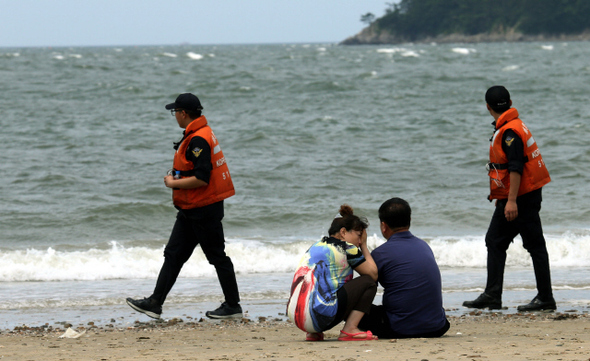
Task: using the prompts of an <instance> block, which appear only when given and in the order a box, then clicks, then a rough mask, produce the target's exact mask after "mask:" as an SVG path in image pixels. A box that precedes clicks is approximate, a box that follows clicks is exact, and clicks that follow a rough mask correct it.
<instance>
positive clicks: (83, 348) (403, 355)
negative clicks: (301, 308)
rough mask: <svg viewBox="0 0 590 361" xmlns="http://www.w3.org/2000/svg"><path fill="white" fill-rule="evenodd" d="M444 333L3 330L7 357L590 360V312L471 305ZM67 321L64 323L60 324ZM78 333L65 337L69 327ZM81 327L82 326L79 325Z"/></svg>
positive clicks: (143, 325) (207, 325) (192, 324)
mask: <svg viewBox="0 0 590 361" xmlns="http://www.w3.org/2000/svg"><path fill="white" fill-rule="evenodd" d="M449 320H450V322H451V329H450V330H449V332H448V333H447V334H446V335H445V336H443V337H441V338H438V339H404V340H378V341H360V342H342V341H338V340H337V335H338V330H339V327H336V328H334V329H332V330H330V331H328V332H327V333H326V336H327V337H326V340H325V341H323V342H306V341H304V334H303V332H302V331H300V330H299V329H297V328H296V327H295V326H293V325H292V324H291V323H290V322H286V321H283V320H279V319H269V318H264V317H260V318H258V319H255V320H252V319H242V320H235V321H211V320H205V319H199V320H195V319H191V320H182V319H171V320H167V321H159V322H156V321H150V322H136V323H135V324H134V326H132V327H126V328H116V327H114V326H112V327H111V325H106V326H102V327H96V326H94V325H92V323H89V324H88V325H86V326H85V327H75V329H74V328H73V327H70V326H71V325H68V324H65V325H54V326H51V325H45V326H42V327H27V326H22V327H17V328H15V329H13V330H3V331H1V332H0V359H2V360H260V359H276V360H418V361H424V360H476V361H478V360H502V361H506V360H584V361H588V360H590V332H589V331H590V319H589V316H588V314H585V313H552V314H551V313H550V314H502V313H495V312H480V311H476V312H471V313H466V314H464V315H462V316H453V317H449ZM57 326H59V327H57ZM68 328H70V331H68V334H70V333H71V334H72V335H73V337H75V338H68V337H63V336H64V334H66V330H68ZM74 331H75V332H74Z"/></svg>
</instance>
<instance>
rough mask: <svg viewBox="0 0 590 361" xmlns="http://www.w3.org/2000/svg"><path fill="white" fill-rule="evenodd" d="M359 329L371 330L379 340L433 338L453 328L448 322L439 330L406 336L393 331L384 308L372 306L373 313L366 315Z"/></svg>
mask: <svg viewBox="0 0 590 361" xmlns="http://www.w3.org/2000/svg"><path fill="white" fill-rule="evenodd" d="M359 328H360V329H361V330H364V331H367V330H370V331H371V332H372V333H373V335H376V336H378V337H379V338H431V337H441V336H442V335H444V334H445V333H446V332H447V331H448V330H449V328H451V324H450V323H449V321H448V320H446V323H445V325H444V326H443V327H442V328H441V329H439V330H436V331H432V332H425V333H420V334H416V335H405V334H403V333H399V332H395V331H393V330H392V329H391V326H390V324H389V318H388V317H387V313H386V312H385V307H384V306H376V305H372V306H371V312H370V313H367V314H365V316H364V317H363V319H362V320H361V322H360V323H359Z"/></svg>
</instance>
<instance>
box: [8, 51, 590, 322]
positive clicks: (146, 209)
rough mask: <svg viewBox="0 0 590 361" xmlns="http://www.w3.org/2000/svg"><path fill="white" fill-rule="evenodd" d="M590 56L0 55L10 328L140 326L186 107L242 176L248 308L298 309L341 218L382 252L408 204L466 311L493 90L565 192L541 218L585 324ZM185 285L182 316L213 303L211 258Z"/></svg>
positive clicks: (570, 300)
mask: <svg viewBox="0 0 590 361" xmlns="http://www.w3.org/2000/svg"><path fill="white" fill-rule="evenodd" d="M589 56H590V46H589V43H588V42H572V43H519V44H469V45H463V44H445V45H436V44H430V45H411V44H408V45H403V46H361V47H342V46H335V45H331V44H311V45H303V44H297V45H290V44H289V45H243V46H169V47H124V48H109V47H103V48H54V49H41V48H26V49H7V48H4V49H0V86H1V87H2V89H3V90H4V92H3V96H2V97H1V98H0V108H1V109H2V117H1V118H0V125H1V128H2V131H1V132H0V150H1V154H2V162H0V172H1V174H2V178H1V179H2V182H0V192H1V195H2V196H1V197H0V287H1V288H2V289H3V292H2V293H3V296H2V297H0V314H3V313H6V315H7V316H8V319H9V320H10V321H7V322H12V323H9V324H8V325H11V324H13V323H18V322H19V321H20V320H23V319H26V317H25V316H24V315H27V314H31V313H34V312H37V311H39V310H41V311H39V312H40V313H41V314H42V313H43V309H45V308H47V307H51V308H52V309H54V310H55V308H56V305H59V306H60V307H65V308H71V310H72V311H71V313H68V315H70V314H76V312H77V311H76V310H77V309H78V307H98V308H100V307H106V309H111V308H113V307H115V308H117V309H120V312H121V313H122V314H125V315H127V314H128V311H129V310H127V309H125V308H124V307H123V299H124V297H125V296H127V295H131V296H139V295H144V296H147V295H148V294H149V293H150V292H151V290H152V287H153V283H154V282H155V277H156V275H157V272H158V271H159V267H160V266H161V262H162V256H161V254H162V248H163V245H164V243H165V242H166V239H167V237H168V234H169V232H170V229H171V227H172V224H173V221H174V216H175V212H174V209H173V208H172V205H171V199H170V198H171V197H170V192H169V190H168V189H167V188H165V187H164V185H163V181H162V178H163V176H164V174H165V172H166V170H167V169H168V168H170V166H171V163H172V155H173V153H172V152H173V150H172V148H171V147H172V142H173V141H176V140H177V139H178V138H179V136H180V134H181V130H180V129H179V128H178V127H177V125H176V123H175V121H174V118H173V117H171V116H170V114H169V112H167V111H165V110H164V104H167V103H169V102H171V101H172V100H173V99H174V98H175V97H176V96H177V95H178V93H180V92H193V93H195V94H197V95H198V96H199V97H200V98H201V101H202V103H203V105H204V107H205V111H204V114H205V115H206V116H207V118H208V119H209V121H210V123H211V124H212V127H213V129H214V130H215V132H216V135H217V136H218V138H219V140H220V142H221V145H222V147H223V149H224V153H225V154H226V157H227V159H228V163H229V167H230V171H231V172H232V176H233V178H234V183H235V185H236V188H237V189H236V190H237V195H236V196H235V197H232V198H230V199H229V200H227V201H226V218H225V220H224V225H225V233H226V237H227V242H228V253H229V254H230V255H231V256H232V258H233V260H234V263H235V265H236V270H237V272H238V282H239V283H240V288H241V290H242V293H243V299H244V304H245V305H250V306H251V307H253V308H254V309H256V307H258V306H256V305H257V304H258V303H263V304H264V302H271V303H272V302H276V303H277V304H281V302H282V300H283V299H286V297H287V293H288V290H289V283H290V277H291V274H292V272H293V271H294V268H295V266H296V264H297V262H298V259H299V256H300V255H301V253H303V252H304V251H305V249H306V248H307V247H308V246H309V245H310V244H311V243H312V242H313V241H315V240H317V239H318V238H319V237H320V236H322V235H323V234H325V232H326V231H327V228H328V225H329V223H330V221H331V219H332V218H333V217H334V215H335V214H336V212H337V210H338V207H339V205H340V204H341V203H344V202H346V203H349V204H351V205H352V206H353V207H354V208H355V210H356V211H357V212H360V213H363V214H365V215H366V216H367V217H368V218H369V220H370V221H371V223H372V225H371V227H370V229H369V231H370V234H371V235H372V236H371V237H370V244H371V246H373V247H374V246H377V245H378V244H380V243H381V242H383V240H382V238H381V237H380V236H379V235H378V232H379V230H378V226H377V225H378V220H377V209H378V207H379V205H380V204H381V203H382V202H383V201H384V200H386V199H388V198H390V197H392V196H399V197H402V198H405V199H407V200H408V201H409V202H410V204H411V206H412V208H413V217H412V218H413V225H412V231H413V232H414V233H415V234H416V235H417V236H420V237H423V238H425V239H426V240H428V241H429V242H430V245H431V247H432V248H433V251H434V253H435V255H436V256H437V260H438V262H439V265H440V266H441V269H442V273H443V284H444V288H445V303H446V305H447V306H448V307H455V306H457V305H459V304H460V302H462V297H463V298H464V297H472V296H473V295H476V294H477V292H479V291H481V287H483V286H484V282H485V246H484V244H483V236H484V234H485V230H486V228H487V225H488V222H489V219H490V217H491V213H492V210H493V206H492V205H491V204H490V203H488V202H487V201H486V200H485V197H486V195H487V179H486V173H485V170H484V164H485V162H486V154H487V147H488V139H489V137H490V135H491V131H492V127H491V125H490V123H491V121H492V120H493V119H492V118H491V117H490V116H489V114H488V113H487V111H486V109H485V104H484V101H483V95H484V93H485V90H486V89H487V88H488V87H489V86H491V85H495V84H503V85H505V86H506V87H507V88H508V89H509V90H510V91H511V93H512V98H513V103H514V106H515V107H516V108H517V109H518V110H519V112H520V113H521V118H522V119H523V120H524V121H525V122H526V123H527V125H528V126H529V128H530V129H531V130H532V132H533V134H534V135H535V139H536V140H537V142H538V143H539V146H540V148H541V151H542V152H543V158H544V159H545V161H546V163H547V165H548V168H549V171H550V173H551V176H552V179H553V182H552V183H550V184H549V185H548V186H546V187H545V189H544V193H543V196H544V203H543V210H542V212H541V217H542V219H543V222H544V227H545V231H546V237H547V241H548V247H549V252H550V257H551V262H552V267H553V282H554V286H555V289H556V290H557V291H556V296H557V297H558V302H560V304H565V306H564V307H578V308H579V307H582V308H587V307H588V305H589V304H590V301H589V299H590V293H589V292H588V288H589V287H590V282H589V281H588V277H587V276H588V273H589V269H590V264H589V263H590V261H588V259H590V246H588V244H590V242H589V241H590V231H589V227H588V219H589V218H590V211H589V207H588V202H587V200H586V197H587V195H588V194H590V192H589V191H590V185H589V182H588V180H589V176H590V170H589V168H588V166H587V164H588V160H589V159H590V150H589V149H590V148H588V146H587V143H588V142H587V139H588V136H589V135H590V129H589V127H590V126H589V125H588V124H589V120H590V103H589V102H588V94H590V85H589V84H590V81H589V78H590V66H589V65H588V62H587V59H588V57H589ZM519 243H520V242H519V241H518V240H517V242H516V243H515V245H514V246H512V248H511V250H510V254H509V259H508V263H509V269H508V270H507V282H506V287H507V289H508V292H512V293H509V296H507V297H512V296H514V297H513V298H511V299H510V298H509V299H510V300H513V301H514V302H515V303H518V302H522V301H526V300H528V299H529V298H532V297H533V296H534V277H533V276H532V269H531V268H530V260H529V257H528V255H527V254H526V251H524V250H523V249H522V247H521V246H520V244H519ZM271 274H272V275H273V276H271ZM181 277H183V278H186V279H187V280H186V281H185V282H184V283H183V282H181V281H179V283H178V284H177V286H175V289H174V290H173V292H172V294H171V297H170V301H169V303H170V304H171V305H179V304H184V303H185V302H186V303H189V304H192V303H202V302H212V303H216V302H217V300H218V299H219V297H220V292H219V289H218V286H217V283H216V279H215V275H214V270H213V268H212V267H210V266H209V265H208V264H207V262H206V260H205V258H204V257H203V255H202V253H201V252H199V251H197V252H195V254H194V256H193V258H192V259H191V261H189V263H188V264H187V265H186V267H185V269H183V272H182V273H181ZM510 277H512V278H510ZM122 285H123V286H122ZM58 290H59V291H58ZM560 290H561V291H560ZM560 292H561V293H560ZM265 300H266V301H265ZM505 302H511V301H505ZM170 307H173V306H170ZM277 307H278V306H277ZM280 307H282V306H280ZM280 307H278V308H280ZM246 308H247V307H246ZM262 308H263V309H264V307H262ZM56 312H57V311H56ZM97 312H99V311H97ZM56 317H58V318H59V315H58V316H56ZM64 317H66V316H64ZM68 317H69V316H68ZM0 327H2V325H0Z"/></svg>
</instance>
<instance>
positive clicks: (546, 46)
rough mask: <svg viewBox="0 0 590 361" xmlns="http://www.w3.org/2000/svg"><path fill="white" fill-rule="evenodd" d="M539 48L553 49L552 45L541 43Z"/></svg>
mask: <svg viewBox="0 0 590 361" xmlns="http://www.w3.org/2000/svg"><path fill="white" fill-rule="evenodd" d="M541 49H543V50H553V45H541Z"/></svg>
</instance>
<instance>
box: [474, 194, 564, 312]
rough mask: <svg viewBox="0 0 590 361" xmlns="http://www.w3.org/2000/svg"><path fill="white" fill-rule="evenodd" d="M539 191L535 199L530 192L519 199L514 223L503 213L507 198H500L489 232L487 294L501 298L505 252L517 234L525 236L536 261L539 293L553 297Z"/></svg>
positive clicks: (487, 238)
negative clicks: (529, 195) (529, 194)
mask: <svg viewBox="0 0 590 361" xmlns="http://www.w3.org/2000/svg"><path fill="white" fill-rule="evenodd" d="M538 191H539V194H538V196H536V197H533V198H532V200H531V197H527V195H528V194H525V195H523V196H522V197H519V198H517V206H518V217H517V218H516V219H515V220H513V221H512V222H508V221H507V220H506V217H505V216H504V207H505V206H506V200H505V199H504V200H499V201H498V203H497V204H496V209H495V211H494V215H493V216H492V220H491V222H490V227H489V228H488V232H487V234H486V247H487V248H488V261H487V267H488V280H487V284H486V289H485V293H487V294H488V295H490V296H492V297H494V298H496V299H502V287H503V283H504V268H505V266H506V251H507V250H508V246H510V243H512V242H513V240H514V237H516V236H517V235H518V234H520V236H521V237H522V245H523V247H524V248H525V249H526V250H527V251H528V252H529V254H530V255H531V259H532V261H533V268H534V271H535V279H536V282H537V291H538V295H537V296H538V297H539V298H540V299H541V300H543V301H548V300H550V299H552V298H553V291H552V289H551V272H550V270H549V255H548V254H547V246H546V244H545V237H544V236H543V227H542V226H541V218H540V217H539V211H540V210H541V197H540V189H539V190H538ZM535 192H536V191H535ZM531 193H532V192H531Z"/></svg>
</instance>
